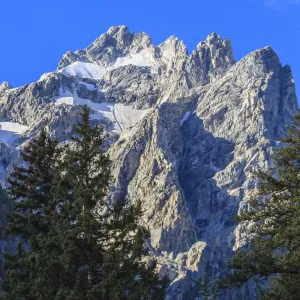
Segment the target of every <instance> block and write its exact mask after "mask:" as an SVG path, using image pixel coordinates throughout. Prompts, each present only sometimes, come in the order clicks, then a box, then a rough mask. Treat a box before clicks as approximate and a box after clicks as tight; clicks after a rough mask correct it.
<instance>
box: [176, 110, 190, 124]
mask: <svg viewBox="0 0 300 300" xmlns="http://www.w3.org/2000/svg"><path fill="white" fill-rule="evenodd" d="M190 114H191V112H190V111H187V112H186V113H185V115H184V116H183V118H182V119H181V120H180V122H179V123H180V126H182V125H183V123H184V122H185V121H186V120H187V119H188V118H189V116H190Z"/></svg>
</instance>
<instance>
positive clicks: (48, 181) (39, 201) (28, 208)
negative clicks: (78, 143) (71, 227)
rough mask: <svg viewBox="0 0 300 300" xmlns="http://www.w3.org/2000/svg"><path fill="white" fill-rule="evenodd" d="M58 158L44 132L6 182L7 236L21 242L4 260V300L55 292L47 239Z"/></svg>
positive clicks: (25, 152)
mask: <svg viewBox="0 0 300 300" xmlns="http://www.w3.org/2000/svg"><path fill="white" fill-rule="evenodd" d="M57 155H58V151H57V141H53V140H51V139H49V138H48V137H47V136H46V133H45V131H44V130H43V131H42V132H41V133H40V135H39V136H38V137H37V138H36V139H34V140H33V141H31V142H30V143H29V144H28V145H27V146H26V147H25V149H24V150H23V151H22V159H23V161H24V163H23V165H21V166H14V169H13V172H12V174H11V175H10V177H9V178H8V180H7V181H8V183H9V184H10V187H9V188H8V194H9V196H10V201H11V203H12V206H13V212H11V213H9V214H7V215H6V222H7V230H6V236H13V237H15V239H16V240H17V241H19V242H18V245H17V250H16V251H15V253H10V254H8V253H7V254H6V255H5V257H4V268H5V269H6V270H7V273H6V278H5V280H4V282H3V284H2V292H3V294H2V299H5V300H6V299H7V300H13V299H14V300H15V299H33V300H34V299H38V297H36V296H35V295H37V293H36V291H37V290H39V291H40V292H41V293H43V294H44V295H45V298H46V297H50V296H51V291H52V290H53V289H55V285H54V283H50V282H49V281H48V280H47V281H46V280H45V277H46V278H48V277H49V276H53V277H54V278H55V276H56V266H52V269H51V270H50V267H49V261H48V257H49V254H50V252H51V248H50V247H49V245H48V243H47V240H48V239H47V235H48V234H49V233H50V232H51V214H52V213H53V210H55V207H52V191H53V180H54V177H55V164H54V162H55V160H56V156H57ZM29 248H30V251H28V249H29ZM47 266H48V267H47ZM45 273H47V274H45ZM44 283H46V284H47V286H45V285H44ZM45 298H44V299H45ZM49 299H50V298H49Z"/></svg>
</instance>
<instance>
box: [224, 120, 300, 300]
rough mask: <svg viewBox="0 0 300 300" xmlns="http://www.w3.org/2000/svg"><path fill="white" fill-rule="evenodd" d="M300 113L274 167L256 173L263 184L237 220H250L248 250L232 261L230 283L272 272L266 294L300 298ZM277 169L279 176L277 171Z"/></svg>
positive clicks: (267, 297) (267, 296) (240, 282)
mask: <svg viewBox="0 0 300 300" xmlns="http://www.w3.org/2000/svg"><path fill="white" fill-rule="evenodd" d="M299 127H300V115H297V116H296V117H295V122H294V124H293V125H292V126H291V127H290V128H289V131H288V136H287V137H286V138H284V139H282V142H284V143H285V144H286V145H285V146H284V147H281V148H280V149H278V150H277V151H276V152H275V154H274V157H273V159H274V163H275V168H273V169H271V170H269V172H262V171H260V172H258V173H257V175H258V178H259V182H260V189H259V193H258V197H256V198H254V199H252V200H251V201H250V204H249V210H248V211H246V212H243V213H241V214H240V215H239V216H238V220H239V221H240V222H242V223H244V224H250V225H251V226H249V228H251V229H249V234H251V235H252V236H254V238H253V240H252V241H251V243H250V246H249V249H247V250H241V251H238V252H237V253H236V254H235V255H234V257H233V259H232V260H231V261H230V263H229V267H230V268H232V269H233V275H231V276H230V277H229V278H228V282H227V283H229V284H231V285H237V286H241V285H243V284H244V283H245V282H246V281H247V280H249V279H250V278H257V277H267V276H273V275H274V276H273V279H272V280H271V283H270V286H269V287H268V288H267V289H266V290H265V292H264V296H263V299H281V300H285V299H289V300H293V299H300V296H299V295H300V128H299ZM274 174H275V175H274Z"/></svg>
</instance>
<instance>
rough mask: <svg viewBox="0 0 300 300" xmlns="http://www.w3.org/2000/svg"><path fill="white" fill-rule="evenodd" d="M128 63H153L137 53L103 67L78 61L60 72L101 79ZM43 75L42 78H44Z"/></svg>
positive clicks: (138, 64) (148, 64)
mask: <svg viewBox="0 0 300 300" xmlns="http://www.w3.org/2000/svg"><path fill="white" fill-rule="evenodd" d="M127 65H135V66H140V67H148V66H151V63H150V61H149V60H148V58H147V57H146V56H145V55H144V54H142V53H137V54H132V55H129V56H125V57H118V58H117V60H116V62H115V63H114V64H113V65H112V66H110V67H103V66H99V65H97V64H93V63H87V62H80V61H76V62H74V63H72V64H71V65H69V66H67V67H65V68H63V69H61V70H59V71H58V72H60V73H62V74H64V75H66V76H78V77H81V78H90V79H95V80H98V79H101V78H102V77H103V76H104V75H105V73H106V72H108V71H111V70H114V69H117V68H119V67H122V66H127ZM43 76H44V75H43ZM43 76H42V77H41V79H40V80H42V78H44V77H43Z"/></svg>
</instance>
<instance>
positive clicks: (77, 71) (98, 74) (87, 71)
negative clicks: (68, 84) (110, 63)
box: [59, 61, 106, 79]
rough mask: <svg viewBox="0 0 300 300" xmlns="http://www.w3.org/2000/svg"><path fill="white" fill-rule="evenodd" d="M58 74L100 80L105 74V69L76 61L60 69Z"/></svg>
mask: <svg viewBox="0 0 300 300" xmlns="http://www.w3.org/2000/svg"><path fill="white" fill-rule="evenodd" d="M59 72H61V73H63V74H64V75H67V76H78V77H81V78H90V79H101V78H102V77H103V76H104V74H105V73H106V68H105V67H102V66H99V65H96V64H93V63H85V62H80V61H76V62H74V63H72V64H71V65H69V66H67V67H65V68H63V69H61V70H60V71H59Z"/></svg>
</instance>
